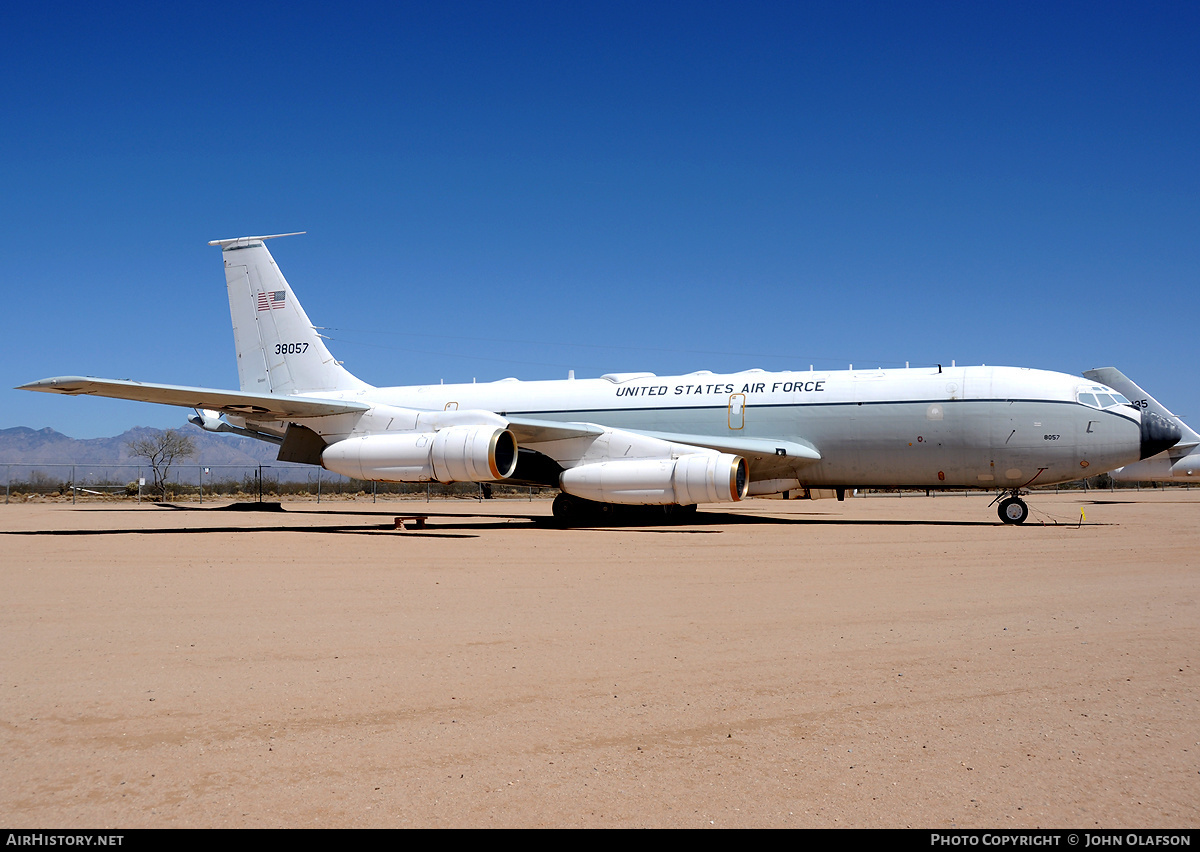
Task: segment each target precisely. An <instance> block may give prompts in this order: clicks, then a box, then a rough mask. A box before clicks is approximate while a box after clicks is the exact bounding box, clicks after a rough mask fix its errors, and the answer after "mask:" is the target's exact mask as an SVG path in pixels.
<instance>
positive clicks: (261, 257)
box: [209, 234, 370, 394]
mask: <svg viewBox="0 0 1200 852" xmlns="http://www.w3.org/2000/svg"><path fill="white" fill-rule="evenodd" d="M287 236H292V234H274V235H272V236H266V237H238V238H236V239H231V240H213V241H212V242H210V243H209V245H210V246H220V247H221V256H222V258H223V259H224V261H225V283H226V285H227V286H228V288H229V315H230V317H231V318H232V320H233V339H234V344H235V346H236V347H237V364H238V379H239V380H240V382H241V387H242V390H243V391H249V392H254V393H280V394H297V393H312V392H319V391H344V390H361V389H363V388H367V387H370V385H368V384H366V383H365V382H362V381H360V380H359V379H357V378H355V377H354V376H353V375H351V374H350V373H349V372H348V371H347V370H345V369H344V368H343V367H342V365H341V364H339V363H338V362H337V361H335V360H334V359H333V356H332V355H331V354H330V353H329V349H328V348H327V347H326V346H325V341H324V340H323V339H322V338H321V335H319V334H318V333H317V330H316V329H315V328H314V327H313V324H312V322H310V321H309V319H308V315H307V314H306V313H304V308H302V307H301V306H300V303H299V302H298V301H297V300H296V296H295V294H294V293H293V292H292V288H291V287H290V286H289V285H288V283H287V279H286V278H284V277H283V273H282V272H280V271H279V266H278V265H277V264H276V263H275V258H273V257H271V253H270V252H269V251H267V247H266V246H265V245H263V241H264V240H269V239H273V238H274V237H287Z"/></svg>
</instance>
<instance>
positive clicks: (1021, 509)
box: [996, 491, 1029, 524]
mask: <svg viewBox="0 0 1200 852" xmlns="http://www.w3.org/2000/svg"><path fill="white" fill-rule="evenodd" d="M996 499H999V498H996ZM996 512H997V514H999V515H1000V520H1002V521H1004V523H1006V524H1023V523H1025V519H1026V518H1028V517H1029V506H1027V505H1026V504H1025V501H1024V500H1022V499H1021V495H1020V493H1019V492H1016V491H1013V492H1011V493H1010V494H1009V496H1008V497H1005V498H1004V499H1003V500H1000V506H999V508H998V509H997V510H996Z"/></svg>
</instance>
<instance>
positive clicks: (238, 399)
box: [17, 376, 370, 420]
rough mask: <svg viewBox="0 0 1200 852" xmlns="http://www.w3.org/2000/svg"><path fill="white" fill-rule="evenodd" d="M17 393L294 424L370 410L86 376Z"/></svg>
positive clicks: (32, 385) (332, 402) (43, 383)
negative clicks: (103, 398)
mask: <svg viewBox="0 0 1200 852" xmlns="http://www.w3.org/2000/svg"><path fill="white" fill-rule="evenodd" d="M17 390H29V391H44V392H46V393H63V394H68V395H70V396H106V397H112V398H113V399H132V400H135V401H137V402H157V403H160V404H162V405H178V406H181V407H183V408H197V409H200V408H206V409H209V410H212V411H221V412H224V413H225V414H235V415H238V416H240V417H249V418H251V419H254V420H291V419H295V418H300V417H324V416H327V415H330V414H349V413H352V412H356V411H366V410H368V409H369V408H370V406H369V405H365V404H363V403H361V402H347V401H345V400H340V399H318V398H315V397H307V396H287V395H284V394H256V393H243V392H242V391H231V390H214V389H213V388H192V387H186V386H184V385H159V384H152V383H150V382H132V381H128V380H120V379H93V378H89V377H85V376H58V377H56V378H53V379H42V380H41V381H37V382H30V383H29V384H27V385H21V386H20V387H18V388H17Z"/></svg>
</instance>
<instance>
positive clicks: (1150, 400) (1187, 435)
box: [1083, 367, 1200, 447]
mask: <svg viewBox="0 0 1200 852" xmlns="http://www.w3.org/2000/svg"><path fill="white" fill-rule="evenodd" d="M1083 375H1084V376H1085V377H1087V378H1089V379H1091V380H1092V381H1093V382H1100V383H1101V384H1104V385H1108V386H1109V387H1110V388H1112V389H1113V390H1115V391H1116V392H1117V393H1120V394H1122V395H1124V396H1125V397H1127V398H1128V399H1129V400H1130V401H1131V402H1133V403H1134V404H1135V405H1136V406H1137V407H1138V408H1139V409H1141V410H1142V411H1152V412H1154V413H1155V414H1157V415H1158V416H1159V417H1164V418H1166V419H1167V420H1168V421H1169V422H1172V423H1175V424H1176V425H1178V426H1179V430H1180V432H1181V433H1182V435H1183V437H1182V439H1181V440H1180V441H1179V446H1180V447H1184V446H1195V445H1196V444H1197V443H1200V435H1197V434H1196V431H1195V430H1194V429H1192V428H1191V427H1190V426H1188V425H1187V424H1186V423H1184V422H1183V421H1182V420H1180V419H1179V418H1178V417H1176V416H1175V415H1174V414H1172V413H1171V412H1170V411H1169V410H1168V409H1167V407H1166V406H1165V405H1163V404H1162V403H1161V402H1159V401H1158V400H1157V399H1155V398H1154V397H1152V396H1150V394H1148V393H1146V392H1145V391H1144V390H1142V389H1141V388H1140V387H1138V386H1137V385H1136V384H1134V382H1133V379H1130V378H1129V377H1128V376H1126V375H1125V374H1124V373H1122V372H1121V371H1120V370H1118V369H1117V368H1116V367H1097V368H1096V369H1094V370H1085V371H1084V373H1083Z"/></svg>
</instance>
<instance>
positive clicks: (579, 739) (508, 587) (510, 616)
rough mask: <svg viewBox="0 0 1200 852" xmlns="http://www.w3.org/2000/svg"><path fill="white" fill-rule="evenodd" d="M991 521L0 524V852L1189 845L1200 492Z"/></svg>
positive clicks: (944, 507)
mask: <svg viewBox="0 0 1200 852" xmlns="http://www.w3.org/2000/svg"><path fill="white" fill-rule="evenodd" d="M988 502H989V501H988V498H986V497H983V496H972V497H946V496H942V497H936V498H923V497H910V498H904V499H897V498H895V497H874V498H858V499H851V500H848V501H847V502H845V503H841V504H839V503H837V502H834V501H820V502H815V503H814V502H783V501H767V500H750V501H746V502H744V503H741V504H738V505H736V506H728V507H715V508H712V509H709V510H708V511H706V512H702V513H701V514H699V515H698V516H697V518H696V519H695V522H694V523H691V524H689V525H686V526H679V527H657V528H655V527H646V526H629V527H621V528H614V529H579V530H569V531H567V530H557V529H551V528H548V527H546V526H544V525H541V524H538V523H536V522H535V521H534V520H530V518H531V517H543V518H544V517H546V516H548V514H549V509H550V506H549V503H548V502H546V501H537V502H532V503H529V502H521V501H491V502H488V503H483V504H481V503H474V502H466V501H444V502H435V503H431V504H428V505H426V504H424V503H419V504H408V505H405V506H401V507H397V505H396V504H384V503H379V504H371V503H369V502H367V503H359V504H352V505H346V504H341V505H336V506H325V505H324V504H322V505H321V506H317V505H314V504H312V503H305V504H294V505H292V506H291V507H290V509H289V510H288V511H286V512H284V513H250V512H232V511H222V510H219V509H216V508H214V507H210V506H207V505H206V506H204V507H196V506H193V507H190V508H186V509H167V508H158V507H154V506H151V505H143V506H141V507H132V506H128V505H113V504H107V505H98V506H88V507H83V506H80V507H75V508H73V507H71V506H70V505H9V506H0V571H2V578H3V589H4V593H3V598H4V605H3V608H2V609H0V649H2V650H0V655H2V656H0V660H2V662H3V667H2V670H0V724H2V728H0V731H2V733H0V746H2V748H0V760H3V771H2V772H0V824H4V825H6V826H9V827H12V828H21V827H40V828H73V827H74V828H84V827H87V828H109V827H112V828H134V827H143V826H156V827H172V826H180V827H182V826H212V827H270V826H327V827H344V826H579V827H585V826H586V827H590V826H625V827H636V826H648V827H650V826H660V827H666V826H679V827H709V826H712V827H742V826H794V827H804V826H917V827H928V828H945V827H955V826H957V827H995V828H1020V827H1060V828H1062V827H1068V828H1090V827H1108V828H1187V827H1193V828H1194V827H1197V826H1200V672H1198V666H1197V663H1198V660H1197V655H1198V653H1200V606H1198V603H1197V601H1198V597H1200V588H1198V587H1200V570H1198V569H1200V524H1198V523H1197V519H1198V517H1200V490H1197V491H1172V492H1167V493H1163V492H1158V493H1146V492H1142V493H1140V494H1136V493H1127V492H1126V493H1122V492H1117V493H1116V494H1109V493H1104V492H1099V493H1097V492H1092V493H1091V494H1089V495H1083V494H1079V493H1075V494H1071V495H1067V494H1063V495H1053V494H1038V495H1034V496H1033V498H1032V499H1031V501H1030V502H1031V505H1032V506H1033V507H1034V509H1035V513H1034V517H1033V519H1032V520H1031V522H1030V524H1029V525H1026V526H1024V527H1007V526H1002V525H1001V524H999V522H998V520H997V518H996V515H995V510H994V509H992V508H989V507H988ZM285 506H286V504H285ZM1080 509H1083V511H1084V512H1085V513H1086V521H1085V522H1084V523H1083V524H1082V525H1081V526H1077V522H1078V520H1079V516H1080ZM401 510H416V511H425V510H428V511H430V512H431V513H432V515H433V517H431V519H430V523H429V529H428V530H427V531H425V532H423V533H422V532H414V531H409V532H396V531H393V530H392V529H391V526H392V523H391V520H392V517H393V516H394V515H395V514H397V513H398V512H399V511H401ZM1056 520H1057V521H1058V523H1057V524H1055V523H1054V522H1055V521H1056ZM1042 521H1047V525H1042V523H1041V522H1042Z"/></svg>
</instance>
